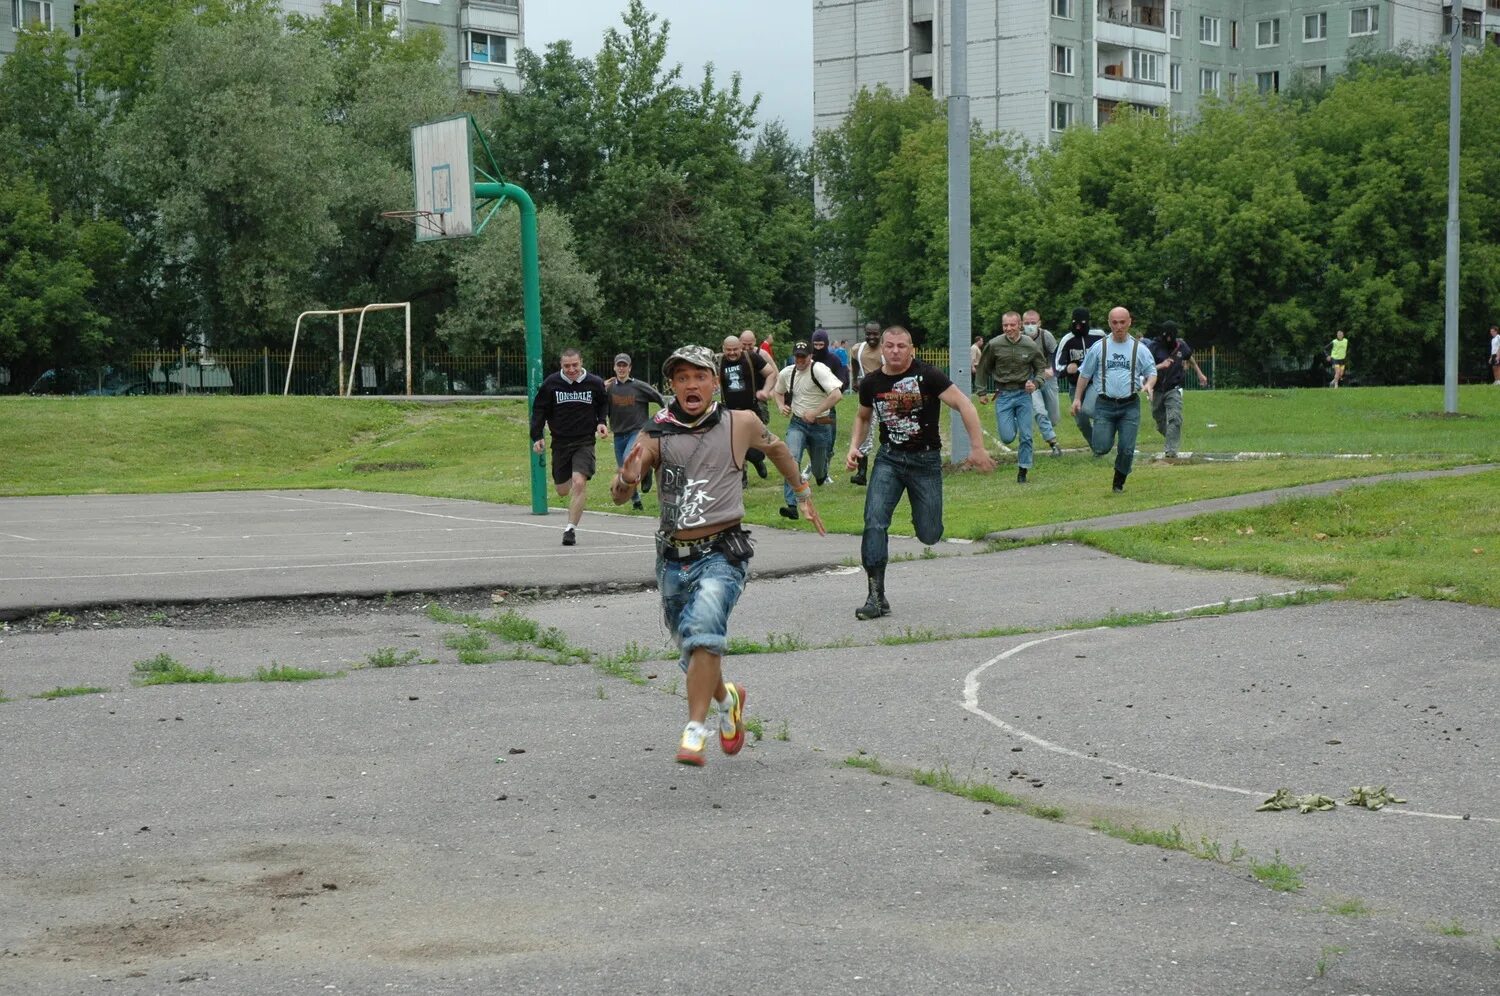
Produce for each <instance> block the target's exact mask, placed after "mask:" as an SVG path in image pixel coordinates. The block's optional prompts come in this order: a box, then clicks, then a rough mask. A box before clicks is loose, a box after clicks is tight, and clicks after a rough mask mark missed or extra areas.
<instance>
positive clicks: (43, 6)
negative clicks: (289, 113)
mask: <svg viewBox="0 0 1500 996" xmlns="http://www.w3.org/2000/svg"><path fill="white" fill-rule="evenodd" d="M1497 2H1500V0H1497ZM339 3H349V4H353V5H354V6H355V7H356V8H357V9H358V10H359V11H360V13H361V14H362V15H363V16H365V17H367V18H373V17H374V16H375V14H376V12H378V13H379V14H381V15H383V16H384V18H385V19H386V22H387V23H389V24H390V25H392V26H393V30H395V31H401V32H407V31H415V30H418V29H421V28H435V29H436V30H437V31H438V33H439V34H440V35H441V36H442V38H443V41H444V44H445V46H446V49H447V51H446V61H447V62H448V64H449V65H452V66H453V67H454V69H455V70H456V71H457V73H458V85H459V86H460V87H461V88H463V89H464V90H468V91H471V92H476V93H494V92H497V91H498V90H500V89H501V88H505V89H507V90H516V89H518V88H519V87H520V83H521V81H520V76H519V75H518V74H517V71H516V53H517V52H518V51H519V50H520V48H521V45H522V39H523V38H524V37H525V34H524V27H525V23H524V15H523V12H522V9H521V0H282V3H281V6H282V9H283V10H284V11H285V12H287V13H289V14H291V13H296V14H309V15H313V16H316V15H318V14H320V13H322V10H323V8H324V7H326V6H328V5H330V4H339ZM0 5H3V6H7V7H9V8H10V10H9V12H8V14H9V16H8V17H7V18H6V19H5V20H4V21H0V62H3V61H4V60H5V57H6V56H7V55H9V54H10V53H11V52H13V51H15V48H16V35H17V34H18V33H19V32H21V31H25V30H29V29H30V30H37V29H39V30H46V31H51V30H58V31H64V32H69V33H72V34H74V35H75V36H76V35H77V33H78V31H79V27H80V20H81V19H80V16H79V8H80V7H81V6H82V4H80V3H78V2H77V0H0Z"/></svg>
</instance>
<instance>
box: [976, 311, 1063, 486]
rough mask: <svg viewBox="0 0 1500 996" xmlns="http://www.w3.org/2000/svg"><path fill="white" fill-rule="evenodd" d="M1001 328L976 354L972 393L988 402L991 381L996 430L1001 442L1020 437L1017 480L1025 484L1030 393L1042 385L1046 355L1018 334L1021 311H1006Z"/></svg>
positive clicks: (1028, 467) (1031, 411) (1028, 459)
mask: <svg viewBox="0 0 1500 996" xmlns="http://www.w3.org/2000/svg"><path fill="white" fill-rule="evenodd" d="M1000 329H1001V331H1000V334H999V335H997V336H995V338H993V339H991V340H990V341H989V342H988V343H986V344H985V347H984V352H982V353H980V354H979V366H978V367H976V368H975V370H974V384H975V388H974V389H975V396H976V397H978V398H979V403H980V404H989V402H990V396H989V395H987V394H985V393H983V385H985V384H988V383H989V382H990V380H991V379H993V380H994V382H995V393H994V402H995V429H996V431H997V432H999V434H1000V441H1001V442H1002V443H1006V444H1009V443H1010V442H1011V441H1012V440H1014V439H1015V438H1016V437H1017V436H1020V437H1021V445H1020V447H1019V448H1018V451H1017V453H1016V466H1017V468H1018V469H1017V470H1016V483H1017V484H1025V483H1026V474H1027V473H1028V472H1029V471H1030V470H1031V420H1032V418H1033V417H1034V415H1035V409H1034V408H1032V405H1031V395H1032V393H1033V392H1035V391H1036V389H1037V388H1038V387H1039V386H1041V383H1042V371H1044V370H1046V369H1047V358H1046V357H1045V356H1043V355H1042V347H1041V346H1039V345H1038V344H1037V342H1036V340H1035V339H1028V338H1027V337H1026V336H1024V335H1022V334H1021V314H1020V312H1017V311H1007V312H1006V313H1005V315H1004V316H1003V317H1002V318H1001V319H1000ZM975 438H976V439H977V438H978V437H977V436H976V437H975Z"/></svg>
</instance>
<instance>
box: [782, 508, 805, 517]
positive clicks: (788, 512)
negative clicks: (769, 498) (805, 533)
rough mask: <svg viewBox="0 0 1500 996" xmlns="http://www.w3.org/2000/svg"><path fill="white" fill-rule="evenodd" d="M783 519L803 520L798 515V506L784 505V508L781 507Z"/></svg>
mask: <svg viewBox="0 0 1500 996" xmlns="http://www.w3.org/2000/svg"><path fill="white" fill-rule="evenodd" d="M781 517H782V518H783V519H797V518H801V516H799V515H798V514H797V506H796V505H783V506H781Z"/></svg>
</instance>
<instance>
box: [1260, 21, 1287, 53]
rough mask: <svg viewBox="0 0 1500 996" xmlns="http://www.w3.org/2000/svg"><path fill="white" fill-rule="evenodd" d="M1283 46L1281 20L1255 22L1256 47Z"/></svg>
mask: <svg viewBox="0 0 1500 996" xmlns="http://www.w3.org/2000/svg"><path fill="white" fill-rule="evenodd" d="M1280 44H1281V18H1279V17H1273V18H1271V19H1270V20H1269V21H1256V22H1255V47H1256V48H1270V47H1271V46H1272V45H1280Z"/></svg>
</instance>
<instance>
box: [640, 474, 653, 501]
mask: <svg viewBox="0 0 1500 996" xmlns="http://www.w3.org/2000/svg"><path fill="white" fill-rule="evenodd" d="M650 492H651V470H650V468H647V470H646V473H645V474H644V475H642V477H641V494H643V495H644V494H649V493H650Z"/></svg>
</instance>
